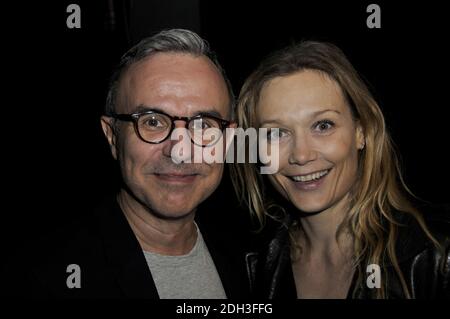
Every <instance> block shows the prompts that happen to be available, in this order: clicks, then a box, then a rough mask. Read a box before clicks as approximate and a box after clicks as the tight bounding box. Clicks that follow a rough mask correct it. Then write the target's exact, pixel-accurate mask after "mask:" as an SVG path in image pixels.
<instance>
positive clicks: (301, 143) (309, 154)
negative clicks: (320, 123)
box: [289, 132, 317, 165]
mask: <svg viewBox="0 0 450 319" xmlns="http://www.w3.org/2000/svg"><path fill="white" fill-rule="evenodd" d="M316 159H317V151H316V150H315V147H314V143H313V141H312V140H311V138H310V137H309V136H308V135H307V134H305V133H304V132H300V133H297V134H296V135H295V137H294V142H293V143H292V146H291V150H290V154H289V164H297V165H305V164H307V163H308V162H311V161H314V160H316Z"/></svg>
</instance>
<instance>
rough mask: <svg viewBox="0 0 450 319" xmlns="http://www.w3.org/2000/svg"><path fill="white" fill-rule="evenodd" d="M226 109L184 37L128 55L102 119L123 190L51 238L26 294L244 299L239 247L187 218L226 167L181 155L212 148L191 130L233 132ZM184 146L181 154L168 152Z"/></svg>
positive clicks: (214, 79)
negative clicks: (183, 132) (92, 214)
mask: <svg viewBox="0 0 450 319" xmlns="http://www.w3.org/2000/svg"><path fill="white" fill-rule="evenodd" d="M233 103H234V101H233V94H232V90H231V87H230V85H229V81H228V80H227V79H226V77H225V75H224V72H223V71H222V68H221V67H220V65H219V64H218V62H217V61H216V59H215V58H214V56H213V55H212V53H211V52H210V51H209V49H208V46H207V44H206V43H205V42H204V41H203V40H202V39H201V38H200V37H199V36H198V35H196V34H195V33H193V32H191V31H187V30H181V29H173V30H169V31H163V32H160V33H159V34H156V35H155V36H153V37H151V38H147V39H145V40H143V41H141V42H140V43H139V44H137V45H136V46H135V47H134V48H132V49H131V50H130V51H128V52H127V53H126V54H125V55H124V56H123V57H122V60H121V62H120V64H119V67H118V69H117V71H116V72H115V73H114V75H113V78H112V81H111V85H110V90H109V93H108V97H107V103H106V112H105V115H104V116H102V117H101V125H102V128H103V132H104V134H105V136H106V138H107V140H108V143H109V146H110V149H111V153H112V156H113V157H114V159H116V160H117V161H118V163H119V166H120V171H121V175H122V180H123V183H122V185H123V186H122V188H121V189H120V191H119V193H118V195H117V197H115V198H114V199H113V200H111V201H110V202H109V203H106V204H104V205H103V206H102V207H101V209H100V210H99V211H98V212H97V213H96V215H95V219H94V221H91V222H89V223H88V224H87V225H86V224H84V225H82V226H81V227H78V228H75V230H74V231H69V232H67V233H66V234H64V235H63V236H64V238H66V239H67V240H60V239H59V240H58V241H60V242H61V243H59V244H58V245H55V241H51V240H50V242H51V244H50V246H49V247H51V248H48V249H46V253H45V254H44V256H40V257H39V260H38V262H36V263H35V264H33V266H32V267H29V269H27V271H26V273H23V276H25V277H23V278H22V280H23V281H24V282H28V283H29V285H28V288H25V289H29V291H28V292H29V293H30V294H31V295H35V296H55V297H144V298H234V297H245V296H247V291H248V284H247V279H246V278H247V277H246V273H245V261H244V254H243V253H240V251H239V250H238V249H237V247H238V246H239V245H233V242H232V238H231V237H232V236H230V235H228V237H224V238H218V237H217V235H218V234H219V233H218V232H219V229H220V227H217V228H215V229H214V228H211V227H210V226H211V225H209V224H208V222H205V221H204V220H202V219H201V218H198V220H197V221H195V219H194V217H195V216H196V213H197V207H198V205H199V204H200V203H201V202H203V201H204V200H205V199H206V198H207V197H208V196H210V195H211V194H212V193H213V191H214V190H215V189H216V188H217V186H218V185H219V183H220V180H221V177H222V173H223V169H224V166H223V164H222V163H212V164H207V163H205V162H201V163H196V162H193V161H192V153H191V152H189V151H188V150H189V149H192V150H193V149H195V148H197V150H198V149H200V150H204V149H205V147H209V145H204V144H205V143H206V142H205V141H204V140H203V139H202V138H200V140H198V138H197V140H195V139H194V135H195V133H197V132H196V130H197V129H198V128H200V131H202V129H205V128H215V129H220V130H221V131H222V132H224V133H225V131H226V130H225V129H226V128H227V127H234V126H235V124H233V122H232V121H231V118H232V116H233V114H232V113H233ZM175 129H186V131H187V133H188V135H187V136H188V137H191V141H189V139H186V138H184V140H183V139H182V138H181V137H178V138H177V135H176V134H175V139H174V138H173V136H174V135H173V134H172V133H173V131H174V130H175ZM228 137H229V136H228ZM228 140H229V139H228ZM196 141H197V142H199V144H200V145H198V144H197V143H195V142H196ZM186 142H187V143H188V147H187V149H186V148H185V149H184V151H183V152H174V151H173V150H174V148H175V147H176V146H177V144H178V143H184V144H186ZM206 144H207V143H206ZM225 144H226V143H225ZM214 213H215V212H213V211H209V212H205V216H206V215H208V214H214ZM199 217H200V216H199ZM216 217H217V216H216ZM210 220H213V218H210ZM220 231H221V230H220ZM215 235H216V237H215ZM41 247H42V246H41ZM47 251H48V252H47ZM21 289H23V288H21ZM22 292H23V291H22Z"/></svg>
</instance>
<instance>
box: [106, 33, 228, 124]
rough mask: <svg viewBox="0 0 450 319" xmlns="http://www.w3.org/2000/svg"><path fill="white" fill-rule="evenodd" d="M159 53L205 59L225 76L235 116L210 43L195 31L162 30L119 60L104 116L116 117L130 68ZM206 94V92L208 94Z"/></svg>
mask: <svg viewBox="0 0 450 319" xmlns="http://www.w3.org/2000/svg"><path fill="white" fill-rule="evenodd" d="M156 53H186V54H191V55H193V56H206V57H207V58H209V59H210V60H211V62H212V63H213V64H214V65H215V66H216V67H217V69H218V70H219V72H220V73H221V74H222V76H223V78H224V80H225V83H226V85H227V89H228V95H229V99H230V116H231V119H233V117H234V104H235V97H234V94H233V88H232V86H231V83H230V80H229V79H228V77H227V76H226V74H225V71H224V69H223V68H222V66H221V65H220V64H219V62H218V60H217V58H216V55H215V54H214V52H213V51H211V49H210V48H209V44H208V42H206V41H205V40H203V39H202V38H201V37H200V36H199V35H198V34H196V33H195V32H192V31H189V30H184V29H170V30H164V31H161V32H159V33H157V34H155V35H153V36H151V37H148V38H145V39H143V40H142V41H140V42H139V43H138V44H136V45H135V46H134V47H132V48H131V49H130V50H128V52H126V53H125V54H124V55H123V56H122V57H121V59H120V62H119V65H118V66H117V67H116V69H115V71H114V72H113V75H112V77H111V80H110V83H109V88H108V94H107V97H106V105H105V115H108V116H111V115H113V114H114V112H115V109H116V103H117V95H118V90H119V83H120V80H121V78H122V76H123V74H124V73H125V72H126V70H127V69H128V68H129V67H130V65H132V64H134V63H136V62H138V61H141V60H143V59H145V58H147V57H149V56H151V55H154V54H156ZM205 94H207V92H205Z"/></svg>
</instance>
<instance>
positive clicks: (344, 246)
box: [297, 195, 353, 263]
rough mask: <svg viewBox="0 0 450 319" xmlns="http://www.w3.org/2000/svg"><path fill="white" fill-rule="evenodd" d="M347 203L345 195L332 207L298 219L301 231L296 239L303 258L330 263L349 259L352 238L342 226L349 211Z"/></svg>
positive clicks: (351, 251)
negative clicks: (323, 260) (324, 260)
mask: <svg viewBox="0 0 450 319" xmlns="http://www.w3.org/2000/svg"><path fill="white" fill-rule="evenodd" d="M348 202H349V200H348V195H346V197H344V198H343V199H341V200H340V201H339V202H338V203H337V204H336V205H334V206H333V207H330V208H328V209H326V210H324V211H323V212H321V213H319V214H314V215H311V216H307V217H302V218H301V219H300V223H301V229H302V231H300V232H298V236H297V238H298V239H299V243H300V245H301V247H302V256H303V258H305V257H306V258H310V259H318V258H319V259H326V260H327V261H329V262H331V263H340V262H341V261H342V260H343V259H345V260H348V258H351V256H352V253H353V238H352V236H351V235H350V234H349V231H348V228H347V227H346V226H345V225H343V223H344V222H345V220H346V216H347V214H348V210H349V208H348ZM342 226H344V227H342ZM341 228H342V229H341ZM338 232H339V233H338Z"/></svg>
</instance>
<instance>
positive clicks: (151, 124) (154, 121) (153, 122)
mask: <svg viewBox="0 0 450 319" xmlns="http://www.w3.org/2000/svg"><path fill="white" fill-rule="evenodd" d="M144 123H145V126H146V127H147V128H150V129H163V128H166V127H167V125H168V123H167V121H165V120H164V119H163V118H158V117H157V116H153V117H150V118H148V119H146V120H145V121H144Z"/></svg>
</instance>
